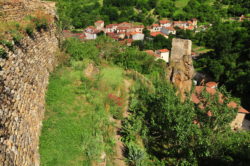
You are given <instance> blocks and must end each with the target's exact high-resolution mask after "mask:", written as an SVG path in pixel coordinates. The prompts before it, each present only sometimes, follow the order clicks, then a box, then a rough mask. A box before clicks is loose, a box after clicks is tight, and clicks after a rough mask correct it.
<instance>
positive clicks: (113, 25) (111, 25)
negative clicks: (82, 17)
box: [106, 24, 118, 28]
mask: <svg viewBox="0 0 250 166" xmlns="http://www.w3.org/2000/svg"><path fill="white" fill-rule="evenodd" d="M116 26H118V24H109V25H106V28H113V27H116Z"/></svg>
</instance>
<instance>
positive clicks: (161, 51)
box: [158, 49, 169, 53]
mask: <svg viewBox="0 0 250 166" xmlns="http://www.w3.org/2000/svg"><path fill="white" fill-rule="evenodd" d="M158 51H159V52H160V53H164V52H169V50H168V49H161V50H158Z"/></svg>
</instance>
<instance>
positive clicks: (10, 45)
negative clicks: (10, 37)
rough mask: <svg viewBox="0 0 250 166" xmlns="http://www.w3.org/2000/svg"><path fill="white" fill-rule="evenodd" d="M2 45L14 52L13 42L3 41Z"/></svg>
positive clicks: (0, 42)
mask: <svg viewBox="0 0 250 166" xmlns="http://www.w3.org/2000/svg"><path fill="white" fill-rule="evenodd" d="M0 44H2V45H5V46H6V47H8V49H9V50H11V51H13V50H14V45H13V44H12V43H11V42H9V41H7V40H1V41H0Z"/></svg>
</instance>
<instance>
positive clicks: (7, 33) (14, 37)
mask: <svg viewBox="0 0 250 166" xmlns="http://www.w3.org/2000/svg"><path fill="white" fill-rule="evenodd" d="M0 21H1V20H0ZM52 22H53V18H52V17H51V16H50V15H48V14H45V13H44V12H42V11H38V12H35V13H33V14H32V15H30V16H26V18H25V19H24V20H21V21H20V22H15V21H7V22H6V21H3V22H2V23H1V25H0V37H1V39H0V44H2V45H5V46H6V47H8V48H9V49H10V50H11V51H13V50H14V44H15V45H17V46H19V45H20V42H21V40H22V39H23V37H24V36H25V35H26V34H27V35H28V36H30V37H31V38H33V37H34V31H35V30H37V31H39V32H41V30H45V31H46V30H48V28H49V26H50V25H51V23H52ZM12 41H13V43H14V44H13V43H12Z"/></svg>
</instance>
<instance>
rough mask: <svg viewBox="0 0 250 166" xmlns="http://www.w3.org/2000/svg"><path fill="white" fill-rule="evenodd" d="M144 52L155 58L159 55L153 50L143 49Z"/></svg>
mask: <svg viewBox="0 0 250 166" xmlns="http://www.w3.org/2000/svg"><path fill="white" fill-rule="evenodd" d="M144 52H146V53H147V54H148V55H151V56H154V57H156V58H159V57H160V55H158V54H156V53H155V52H154V51H153V50H145V51H144Z"/></svg>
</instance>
